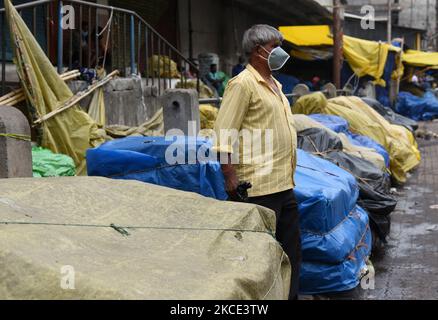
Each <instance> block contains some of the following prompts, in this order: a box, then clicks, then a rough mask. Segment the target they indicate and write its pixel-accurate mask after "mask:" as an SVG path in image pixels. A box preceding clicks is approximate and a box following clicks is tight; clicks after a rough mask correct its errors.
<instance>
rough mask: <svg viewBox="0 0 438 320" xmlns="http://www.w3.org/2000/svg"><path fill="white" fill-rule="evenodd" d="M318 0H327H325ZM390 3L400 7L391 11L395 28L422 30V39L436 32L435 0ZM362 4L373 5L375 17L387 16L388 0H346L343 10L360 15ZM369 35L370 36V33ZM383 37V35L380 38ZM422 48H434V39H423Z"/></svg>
mask: <svg viewBox="0 0 438 320" xmlns="http://www.w3.org/2000/svg"><path fill="white" fill-rule="evenodd" d="M318 1H319V2H324V1H325V2H327V0H318ZM392 3H393V6H399V7H400V11H394V12H393V26H394V27H395V29H397V28H396V27H397V26H398V27H403V28H409V29H413V30H419V31H424V40H426V39H427V38H429V37H431V36H432V35H434V34H435V33H436V32H437V0H392ZM364 5H372V6H374V7H375V10H376V11H375V14H376V19H380V20H382V19H385V18H386V17H387V16H388V0H348V4H347V5H346V10H345V11H346V12H347V13H351V14H355V15H362V14H361V12H360V10H361V8H362V6H364ZM350 21H351V20H350ZM348 23H350V22H348ZM380 24H384V22H380ZM377 29H380V27H376V33H378V34H379V36H380V31H379V30H377ZM400 30H403V29H400ZM404 30H407V29H404ZM396 33H397V30H396ZM399 34H400V33H399ZM396 36H399V35H394V37H396ZM370 37H372V36H371V35H370ZM409 37H410V35H409ZM385 39H386V38H385V37H383V38H381V40H385ZM422 49H423V50H424V49H432V50H433V49H435V50H436V49H437V46H436V41H430V42H427V41H423V45H422Z"/></svg>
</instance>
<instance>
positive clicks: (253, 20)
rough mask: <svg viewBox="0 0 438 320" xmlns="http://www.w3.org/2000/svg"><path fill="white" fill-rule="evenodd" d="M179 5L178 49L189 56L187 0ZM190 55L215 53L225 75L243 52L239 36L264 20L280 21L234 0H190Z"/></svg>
mask: <svg viewBox="0 0 438 320" xmlns="http://www.w3.org/2000/svg"><path fill="white" fill-rule="evenodd" d="M181 2H182V3H185V4H184V5H180V6H179V23H180V24H179V29H180V49H181V51H182V53H183V54H184V56H186V57H190V50H189V43H190V40H189V35H190V32H189V10H188V5H187V1H181ZM191 2H192V4H191V9H192V10H191V17H192V30H193V33H192V41H193V58H195V59H196V58H197V56H198V54H200V53H216V54H218V55H219V57H220V66H219V68H220V69H221V70H223V71H225V72H227V73H228V74H231V69H232V67H233V65H235V64H236V63H237V61H238V56H239V55H243V52H242V46H241V42H242V37H243V33H244V32H245V30H247V29H248V28H250V27H251V26H252V25H254V24H260V23H265V24H269V25H272V26H274V27H278V26H280V25H282V21H279V20H278V19H273V18H271V17H270V16H268V15H263V14H262V13H260V12H256V11H253V10H252V9H251V7H247V6H243V5H240V4H238V3H236V2H235V1H231V0H223V1H215V0H192V1H191Z"/></svg>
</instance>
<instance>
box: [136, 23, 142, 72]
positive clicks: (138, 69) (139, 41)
mask: <svg viewBox="0 0 438 320" xmlns="http://www.w3.org/2000/svg"><path fill="white" fill-rule="evenodd" d="M137 32H138V34H137V72H138V73H141V72H142V71H143V70H140V59H141V23H140V21H139V22H138V31H137Z"/></svg>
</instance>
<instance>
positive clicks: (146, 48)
mask: <svg viewBox="0 0 438 320" xmlns="http://www.w3.org/2000/svg"><path fill="white" fill-rule="evenodd" d="M144 34H145V36H144V37H145V41H144V47H145V67H146V70H145V74H146V86H148V85H149V41H148V37H149V34H148V29H147V28H144Z"/></svg>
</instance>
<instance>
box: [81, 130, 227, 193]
mask: <svg viewBox="0 0 438 320" xmlns="http://www.w3.org/2000/svg"><path fill="white" fill-rule="evenodd" d="M210 147H211V142H210V141H208V140H206V139H203V138H198V139H196V138H193V137H184V136H181V137H170V138H168V141H166V138H165V137H148V138H144V137H129V138H125V139H118V140H114V141H110V142H107V143H105V144H103V145H101V146H100V147H99V148H95V149H90V150H88V152H87V163H88V174H89V175H90V176H102V177H108V178H114V179H127V180H138V181H142V182H148V183H153V184H157V185H161V186H165V187H170V188H174V189H178V190H183V191H190V192H196V193H199V194H202V195H204V196H206V197H212V198H215V199H219V200H226V199H228V195H227V194H226V192H225V190H224V178H223V174H222V169H221V166H220V163H219V162H217V161H216V160H214V161H213V160H208V157H209V151H210ZM198 152H199V154H201V153H202V154H203V155H204V157H205V158H206V160H205V161H202V162H200V161H197V155H198ZM166 157H167V159H168V160H169V161H168V160H166ZM171 161H172V162H174V163H171ZM189 163H193V164H189Z"/></svg>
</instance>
